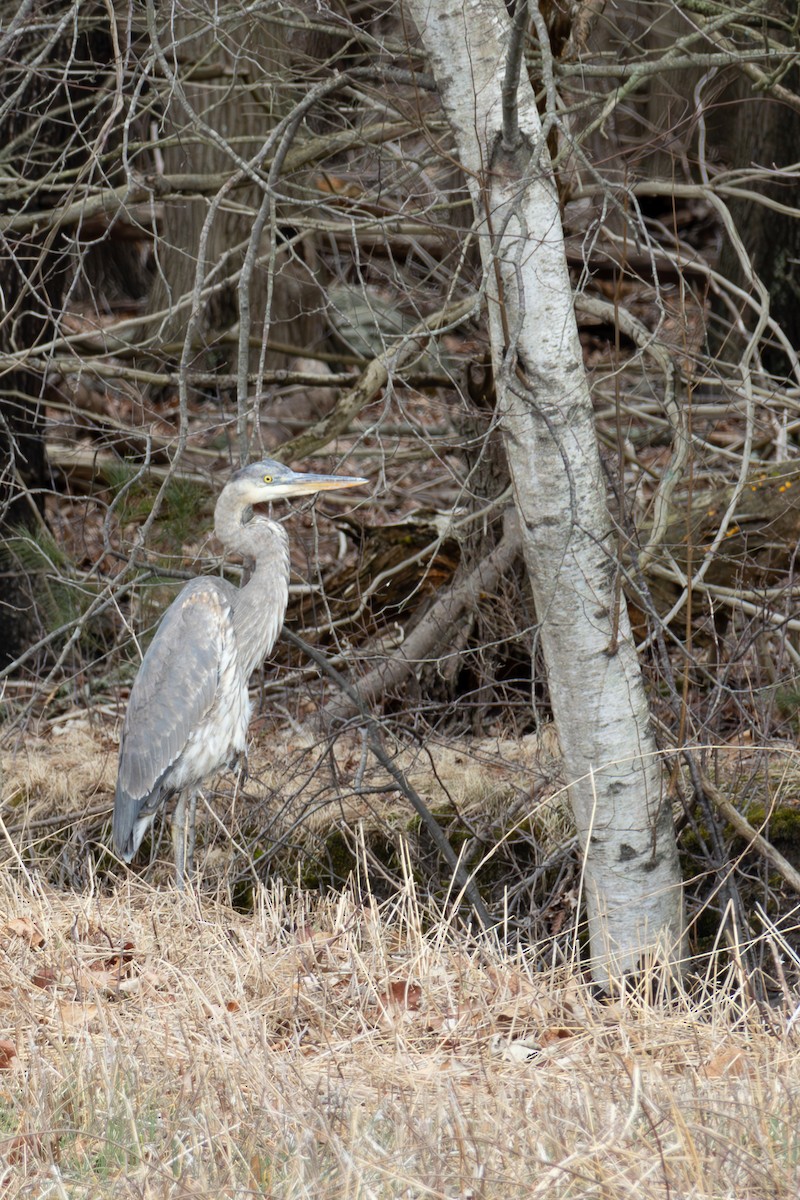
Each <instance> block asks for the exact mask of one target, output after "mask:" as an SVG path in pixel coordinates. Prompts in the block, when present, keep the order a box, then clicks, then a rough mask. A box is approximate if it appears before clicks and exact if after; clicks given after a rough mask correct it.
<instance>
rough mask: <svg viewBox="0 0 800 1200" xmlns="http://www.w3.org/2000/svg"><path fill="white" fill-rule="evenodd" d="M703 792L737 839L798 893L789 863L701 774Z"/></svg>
mask: <svg viewBox="0 0 800 1200" xmlns="http://www.w3.org/2000/svg"><path fill="white" fill-rule="evenodd" d="M701 780H702V786H703V791H704V792H705V794H706V795H707V796H708V798H709V800H711V801H713V803H714V804H715V805H716V806H717V808H718V809H719V811H720V812H721V813H722V815H723V817H724V818H725V820H726V821H727V822H728V823H729V824H730V825H732V826H733V828H734V829H735V830H736V833H737V834H738V835H739V837H741V838H744V840H745V841H746V842H747V843H748V848H749V849H751V850H757V851H758V853H759V854H760V855H761V856H762V858H765V859H766V860H767V862H768V863H770V865H771V866H773V867H774V868H775V870H776V871H777V872H778V874H779V875H781V876H782V878H783V879H785V880H786V882H787V883H788V884H789V887H790V888H792V889H793V890H794V891H795V892H798V893H800V873H798V872H797V871H796V870H795V869H794V867H793V866H792V864H791V863H790V862H787V860H786V859H785V858H784V857H783V855H782V854H781V852H780V851H779V850H776V849H775V847H774V846H773V845H772V843H771V842H768V841H767V839H766V838H765V837H763V836H762V835H761V834H760V833H759V832H758V831H757V830H755V829H753V826H752V825H751V824H750V822H749V821H748V820H747V818H746V817H743V816H742V814H741V813H740V812H739V810H738V809H737V808H735V807H734V806H733V804H731V802H730V800H729V799H728V798H727V796H723V794H722V792H721V791H720V790H719V788H716V787H715V786H714V784H713V783H711V781H710V780H709V779H707V778H706V776H705V775H703V774H701Z"/></svg>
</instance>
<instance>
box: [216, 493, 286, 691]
mask: <svg viewBox="0 0 800 1200" xmlns="http://www.w3.org/2000/svg"><path fill="white" fill-rule="evenodd" d="M246 515H250V519H249V520H243V518H244V517H245V516H246ZM214 528H215V531H216V534H217V537H218V538H219V539H220V541H221V542H222V543H223V545H224V546H225V547H226V549H228V550H232V551H234V552H235V553H237V554H242V555H244V556H245V557H247V558H250V559H252V560H253V562H254V564H255V566H254V569H253V573H252V575H251V576H250V579H249V580H248V582H247V583H246V584H245V585H244V587H242V588H241V589H240V590H239V593H238V596H237V597H236V603H235V606H234V613H233V627H234V630H235V631H236V641H237V643H238V646H239V653H240V655H241V658H242V666H243V669H244V670H245V672H246V674H247V675H248V676H249V675H250V673H251V672H252V671H253V670H255V668H256V667H257V666H259V665H260V664H261V663H262V662H263V660H264V657H265V655H267V654H268V653H269V651H270V650H271V649H272V647H273V646H274V645H275V641H276V640H277V637H278V634H279V633H280V630H281V625H282V624H283V618H284V616H285V614H286V605H287V602H288V599H289V540H288V538H287V536H286V532H285V530H284V529H283V526H281V525H278V523H277V522H276V521H271V520H269V519H268V518H267V517H263V516H261V515H260V514H258V515H256V516H253V515H251V514H249V510H248V509H247V508H245V507H243V506H242V505H241V504H240V503H239V504H237V503H235V502H231V501H230V499H229V498H227V497H226V496H225V492H224V491H223V493H222V495H221V496H220V499H219V501H218V502H217V507H216V510H215V513H214Z"/></svg>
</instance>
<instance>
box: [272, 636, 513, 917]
mask: <svg viewBox="0 0 800 1200" xmlns="http://www.w3.org/2000/svg"><path fill="white" fill-rule="evenodd" d="M281 636H282V637H283V638H284V639H285V640H286V641H288V642H291V644H292V645H293V646H296V647H297V648H298V649H299V650H302V651H303V653H304V654H307V655H308V657H309V658H311V659H312V660H313V661H314V662H315V663H316V664H317V666H318V667H319V669H320V670H321V671H322V672H323V674H325V675H327V676H328V677H329V678H330V679H332V680H333V681H334V683H336V684H337V686H338V687H339V688H341V690H342V691H343V692H344V693H345V695H346V696H348V697H349V698H350V700H351V701H352V702H353V704H354V705H355V707H356V709H357V711H358V713H359V715H360V716H361V717H362V719H363V720H364V721H365V722H366V730H367V744H368V746H369V748H370V750H371V751H372V753H373V754H374V755H375V758H377V760H378V762H379V763H380V764H381V766H382V767H383V768H384V770H385V771H388V772H389V774H390V775H391V776H392V778H393V779H394V781H395V783H396V784H397V786H398V787H399V789H400V791H401V792H402V793H403V795H404V796H405V797H406V799H407V800H408V802H409V803H410V804H411V806H412V808H413V809H414V811H415V812H416V813H417V815H418V817H419V818H420V820H421V821H422V823H423V824H424V825H425V827H426V829H427V830H428V833H429V834H430V835H431V838H432V839H433V842H434V844H435V846H436V848H437V849H438V850H439V852H440V854H441V855H442V857H443V858H444V859H445V861H446V862H447V864H448V866H449V867H450V869H451V870H452V872H453V877H454V879H455V881H456V883H457V884H458V886H459V888H460V889H461V891H462V892H463V894H464V895H465V896H466V897H467V900H468V901H469V903H470V904H471V905H472V908H473V910H474V912H475V915H476V916H477V918H478V920H479V921H480V923H481V926H482V927H483V929H484V930H488V929H492V928H494V927H495V926H496V925H497V924H498V922H497V921H495V920H494V918H493V917H492V916H491V915H490V913H489V910H488V909H487V908H486V905H485V904H484V903H483V900H482V899H481V894H480V892H479V891H478V887H477V884H476V883H475V880H474V878H473V877H472V875H471V874H469V873H468V872H467V871H466V870H465V869H464V866H463V865H462V863H461V861H460V860H459V858H458V856H457V855H456V853H455V851H454V850H453V847H452V846H451V845H450V843H449V842H448V840H447V838H446V837H445V834H444V832H443V830H442V828H441V826H440V825H439V822H438V821H437V820H436V818H435V817H434V815H433V813H432V812H431V811H430V809H429V808H428V806H427V805H426V804H425V801H424V800H423V799H422V797H421V796H420V795H419V794H418V793H417V792H416V791H415V790H414V788H413V787H412V786H411V784H410V783H409V782H408V780H407V779H406V777H405V775H404V774H403V772H402V771H401V770H400V768H399V767H397V766H396V765H395V764H394V763H393V762H392V760H391V758H390V757H389V755H388V754H387V753H386V751H385V750H384V748H383V746H382V745H381V742H380V731H379V729H378V726H377V724H376V722H375V719H374V718H373V716H372V714H371V713H370V712H369V710H368V708H367V706H366V704H365V703H364V701H363V700H362V698H361V696H360V695H359V693H358V691H357V690H356V689H355V688H354V687H353V686H352V684H351V683H349V682H348V680H347V679H345V677H344V675H342V674H341V673H340V672H339V671H337V670H336V668H335V667H332V666H331V664H330V663H329V662H328V660H327V658H326V657H325V655H324V654H321V653H320V651H319V650H316V649H315V648H314V647H313V646H310V645H309V644H308V642H305V641H303V639H302V638H300V637H298V636H297V634H296V633H292V631H291V630H290V629H287V628H286V627H285V626H284V628H283V630H282V633H281Z"/></svg>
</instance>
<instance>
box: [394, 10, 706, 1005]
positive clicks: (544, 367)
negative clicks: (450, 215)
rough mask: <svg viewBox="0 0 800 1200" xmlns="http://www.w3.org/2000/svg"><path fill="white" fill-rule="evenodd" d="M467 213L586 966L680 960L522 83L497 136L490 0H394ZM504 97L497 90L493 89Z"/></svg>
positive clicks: (646, 727)
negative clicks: (578, 895) (422, 65)
mask: <svg viewBox="0 0 800 1200" xmlns="http://www.w3.org/2000/svg"><path fill="white" fill-rule="evenodd" d="M409 9H410V12H411V14H412V16H413V18H414V20H415V23H416V25H417V28H418V30H419V31H420V34H421V36H422V40H423V43H424V45H425V47H426V49H427V52H428V54H429V57H430V60H431V63H432V66H433V70H434V74H435V76H436V80H437V83H438V87H439V91H440V95H441V98H442V103H443V105H444V109H445V112H446V114H447V116H448V118H449V121H450V124H451V127H452V130H453V133H454V136H455V140H456V146H457V151H458V155H459V157H460V160H461V164H462V166H463V168H464V170H465V172H466V174H467V178H468V180H469V185H470V190H471V194H472V199H473V204H474V208H475V211H476V215H477V218H478V220H479V222H480V242H481V253H482V262H483V269H484V273H485V278H486V281H487V304H488V311H489V326H490V336H491V344H492V355H493V360H494V367H495V377H496V383H497V405H498V415H499V420H500V423H501V428H502V431H503V435H504V439H505V445H506V452H507V455H508V461H509V466H510V469H511V475H512V480H513V484H514V488H515V492H516V502H517V508H518V512H519V516H520V527H521V531H522V538H523V548H524V554H525V561H526V564H527V569H528V572H529V575H530V580H531V585H532V589H533V595H534V600H535V604H536V611H537V614H538V619H539V622H540V625H539V635H540V637H541V644H542V649H543V652H544V658H545V662H546V668H547V676H548V683H549V689H550V698H551V704H552V710H553V716H554V719H555V722H556V726H557V729H558V734H559V738H560V741H561V747H562V751H563V755H564V761H565V766H566V770H567V772H568V776H569V778H570V780H571V781H572V784H571V789H570V790H571V798H572V806H573V810H574V813H575V819H576V824H577V827H578V832H579V834H580V839H581V843H582V845H583V849H584V854H585V873H584V893H585V901H586V909H587V915H588V924H589V935H590V955H591V962H592V971H593V974H594V977H595V979H597V980H598V981H600V982H604V983H605V982H608V981H609V979H610V978H614V977H618V976H619V975H620V974H621V973H623V972H631V971H639V970H641V969H642V968H643V967H644V966H645V965H646V964H647V963H649V962H651V961H652V960H653V959H658V960H660V961H662V962H663V961H664V960H666V961H667V962H668V963H669V964H670V967H671V969H673V970H676V971H679V970H680V966H679V964H680V961H681V958H682V952H683V935H684V920H683V902H682V891H681V882H680V872H679V864H678V856H677V849H676V842H675V834H674V828H673V824H672V818H671V811H670V804H669V800H668V797H667V796H666V794H665V789H664V786H663V782H664V781H663V777H662V772H661V768H660V763H659V759H658V756H657V753H656V745H655V740H654V737H653V733H652V730H651V727H650V723H649V717H648V710H647V701H646V697H645V691H644V685H643V681H642V676H641V673H640V670H639V665H638V662H637V659H636V652H635V649H634V646H633V643H632V640H631V635H630V627H629V623H628V618H627V612H626V609H625V605H624V603H622V602H621V599H620V593H619V589H618V588H617V586H616V583H617V570H616V564H615V557H614V549H615V547H614V542H613V538H612V526H611V520H610V517H609V514H608V510H607V507H606V503H605V489H604V485H603V477H602V472H601V466H600V458H599V454H598V449H597V442H596V437H595V430H594V418H593V412H592V404H591V397H590V394H589V389H588V384H587V381H586V376H585V374H584V369H583V362H582V355H581V348H580V343H579V341H578V332H577V326H576V323H575V317H574V312H573V307H572V294H571V288H570V282H569V276H568V273H567V265H566V258H565V252H564V244H563V233H562V228H561V223H560V217H559V207H558V198H557V194H556V188H555V184H554V180H553V175H552V168H551V164H550V159H549V155H548V151H547V146H546V142H545V138H544V137H543V131H542V124H541V121H540V118H539V114H538V111H537V108H536V104H535V100H534V95H533V91H532V89H531V87H530V84H529V83H528V81H527V79H525V78H523V79H522V80H521V82H519V84H518V85H517V86H516V87H515V88H513V89H512V91H511V93H510V97H511V104H510V108H511V110H515V111H516V113H517V115H518V121H519V133H518V136H515V131H514V129H513V121H512V122H511V123H510V124H509V123H507V125H506V140H505V142H504V140H503V128H504V127H503V96H502V85H503V77H504V72H505V69H506V59H507V56H508V50H509V45H510V42H511V37H512V33H511V23H510V20H509V17H508V14H507V11H506V8H505V7H504V5H503V4H502V2H501V0H460V3H459V4H456V3H455V2H454V0H409ZM506 111H507V113H508V111H509V105H508V104H507V106H506Z"/></svg>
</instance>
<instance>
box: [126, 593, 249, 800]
mask: <svg viewBox="0 0 800 1200" xmlns="http://www.w3.org/2000/svg"><path fill="white" fill-rule="evenodd" d="M230 591H233V589H231V588H230V585H228V586H227V587H226V585H225V584H224V583H223V582H222V581H220V580H216V579H194V580H192V582H191V583H189V584H187V585H186V587H185V588H184V589H183V591H182V592H181V593H180V595H179V596H178V597H177V599H176V600H175V601H174V602H173V603H172V604H171V605H170V607H169V608H168V609H167V611H166V613H165V614H164V616H163V618H162V620H161V624H160V625H159V627H158V630H157V632H156V635H155V637H154V638H153V640H152V642H151V643H150V646H149V648H148V650H147V653H146V654H145V656H144V658H143V659H142V665H141V666H140V667H139V672H138V674H137V676H136V679H135V680H134V684H133V688H132V689H131V697H130V700H129V701H128V711H127V713H126V715H125V723H124V726H123V729H122V740H121V743H120V761H119V773H118V776H117V804H118V805H119V803H120V801H121V798H122V797H123V796H124V797H126V798H127V799H128V800H129V803H130V805H131V806H132V805H133V804H136V805H137V806H138V807H139V808H141V807H142V806H143V805H144V803H145V801H146V800H148V799H149V797H150V796H151V795H152V793H153V792H154V791H155V790H156V789H157V788H158V787H159V784H160V783H161V781H162V780H163V778H164V776H165V774H166V773H167V771H168V770H169V769H170V767H171V766H172V765H173V763H175V761H176V760H177V759H178V757H179V755H180V754H181V752H182V751H183V750H184V748H185V747H186V744H187V742H188V741H189V738H190V736H191V734H192V732H193V731H194V730H195V729H197V727H198V725H200V724H201V722H202V721H203V720H204V718H205V717H206V716H207V715H208V713H209V711H210V710H211V707H212V705H213V703H214V698H215V696H216V693H217V687H218V684H219V675H220V667H221V665H222V662H223V659H224V658H225V657H226V655H227V654H229V653H231V652H232V649H233V645H234V641H235V636H234V632H233V603H232V597H231V595H230ZM154 799H156V801H157V800H158V798H154Z"/></svg>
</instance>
